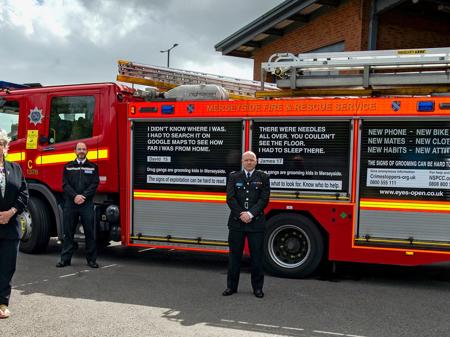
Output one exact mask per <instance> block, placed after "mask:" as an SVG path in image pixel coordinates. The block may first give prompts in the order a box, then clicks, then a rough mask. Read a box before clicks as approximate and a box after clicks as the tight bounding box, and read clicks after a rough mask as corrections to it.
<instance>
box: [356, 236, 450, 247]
mask: <svg viewBox="0 0 450 337" xmlns="http://www.w3.org/2000/svg"><path fill="white" fill-rule="evenodd" d="M355 241H358V242H373V243H399V244H407V245H410V244H411V242H410V241H409V240H393V239H392V240H390V239H370V238H369V239H366V238H356V239H355ZM412 244H413V245H427V246H437V247H450V243H444V242H432V241H415V240H414V241H413V242H412Z"/></svg>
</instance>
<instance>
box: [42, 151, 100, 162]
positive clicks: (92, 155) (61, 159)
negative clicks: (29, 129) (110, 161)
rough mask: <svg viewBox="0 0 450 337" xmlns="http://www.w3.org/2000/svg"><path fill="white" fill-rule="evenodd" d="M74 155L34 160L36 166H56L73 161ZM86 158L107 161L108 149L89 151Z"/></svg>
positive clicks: (48, 156)
mask: <svg viewBox="0 0 450 337" xmlns="http://www.w3.org/2000/svg"><path fill="white" fill-rule="evenodd" d="M75 158H76V156H75V153H73V152H69V153H58V154H46V155H42V156H38V157H37V158H36V160H35V163H36V165H46V164H58V163H67V162H69V161H72V160H75ZM87 158H88V159H89V160H96V159H107V158H108V149H101V150H98V151H89V152H88V154H87Z"/></svg>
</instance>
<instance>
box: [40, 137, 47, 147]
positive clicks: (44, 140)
mask: <svg viewBox="0 0 450 337" xmlns="http://www.w3.org/2000/svg"><path fill="white" fill-rule="evenodd" d="M47 143H48V137H45V136H40V137H39V144H41V145H43V144H47Z"/></svg>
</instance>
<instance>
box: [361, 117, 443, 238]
mask: <svg viewBox="0 0 450 337" xmlns="http://www.w3.org/2000/svg"><path fill="white" fill-rule="evenodd" d="M449 145H450V121H448V120H447V121H445V120H416V121H400V120H398V121H395V120H391V121H366V122H364V123H363V124H362V143H361V177H360V197H361V200H360V206H361V211H360V221H359V233H358V236H359V238H361V241H364V240H366V241H367V240H368V239H369V240H370V238H381V239H383V238H395V239H403V240H407V241H409V242H410V243H411V244H420V243H421V242H425V243H426V244H432V242H435V241H439V242H446V241H450V224H449V223H448V215H447V213H444V212H443V211H445V210H448V207H449V204H448V201H449V200H450V146H449Z"/></svg>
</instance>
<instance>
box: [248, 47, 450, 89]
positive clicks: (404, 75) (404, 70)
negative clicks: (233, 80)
mask: <svg viewBox="0 0 450 337" xmlns="http://www.w3.org/2000/svg"><path fill="white" fill-rule="evenodd" d="M268 73H270V74H272V76H273V77H274V79H275V81H276V84H277V86H278V88H280V89H283V90H281V91H278V92H272V93H271V92H265V91H261V92H257V94H256V96H257V97H268V96H270V97H285V96H323V95H328V96H340V95H359V96H361V95H363V96H376V95H399V94H400V95H428V94H433V93H449V92H450V48H429V49H411V50H406V49H402V50H376V51H358V52H332V53H306V54H298V55H294V54H290V53H279V54H274V55H272V56H271V57H270V58H269V61H268V62H265V63H262V64H261V78H266V75H267V74H268ZM262 89H264V87H262Z"/></svg>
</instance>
